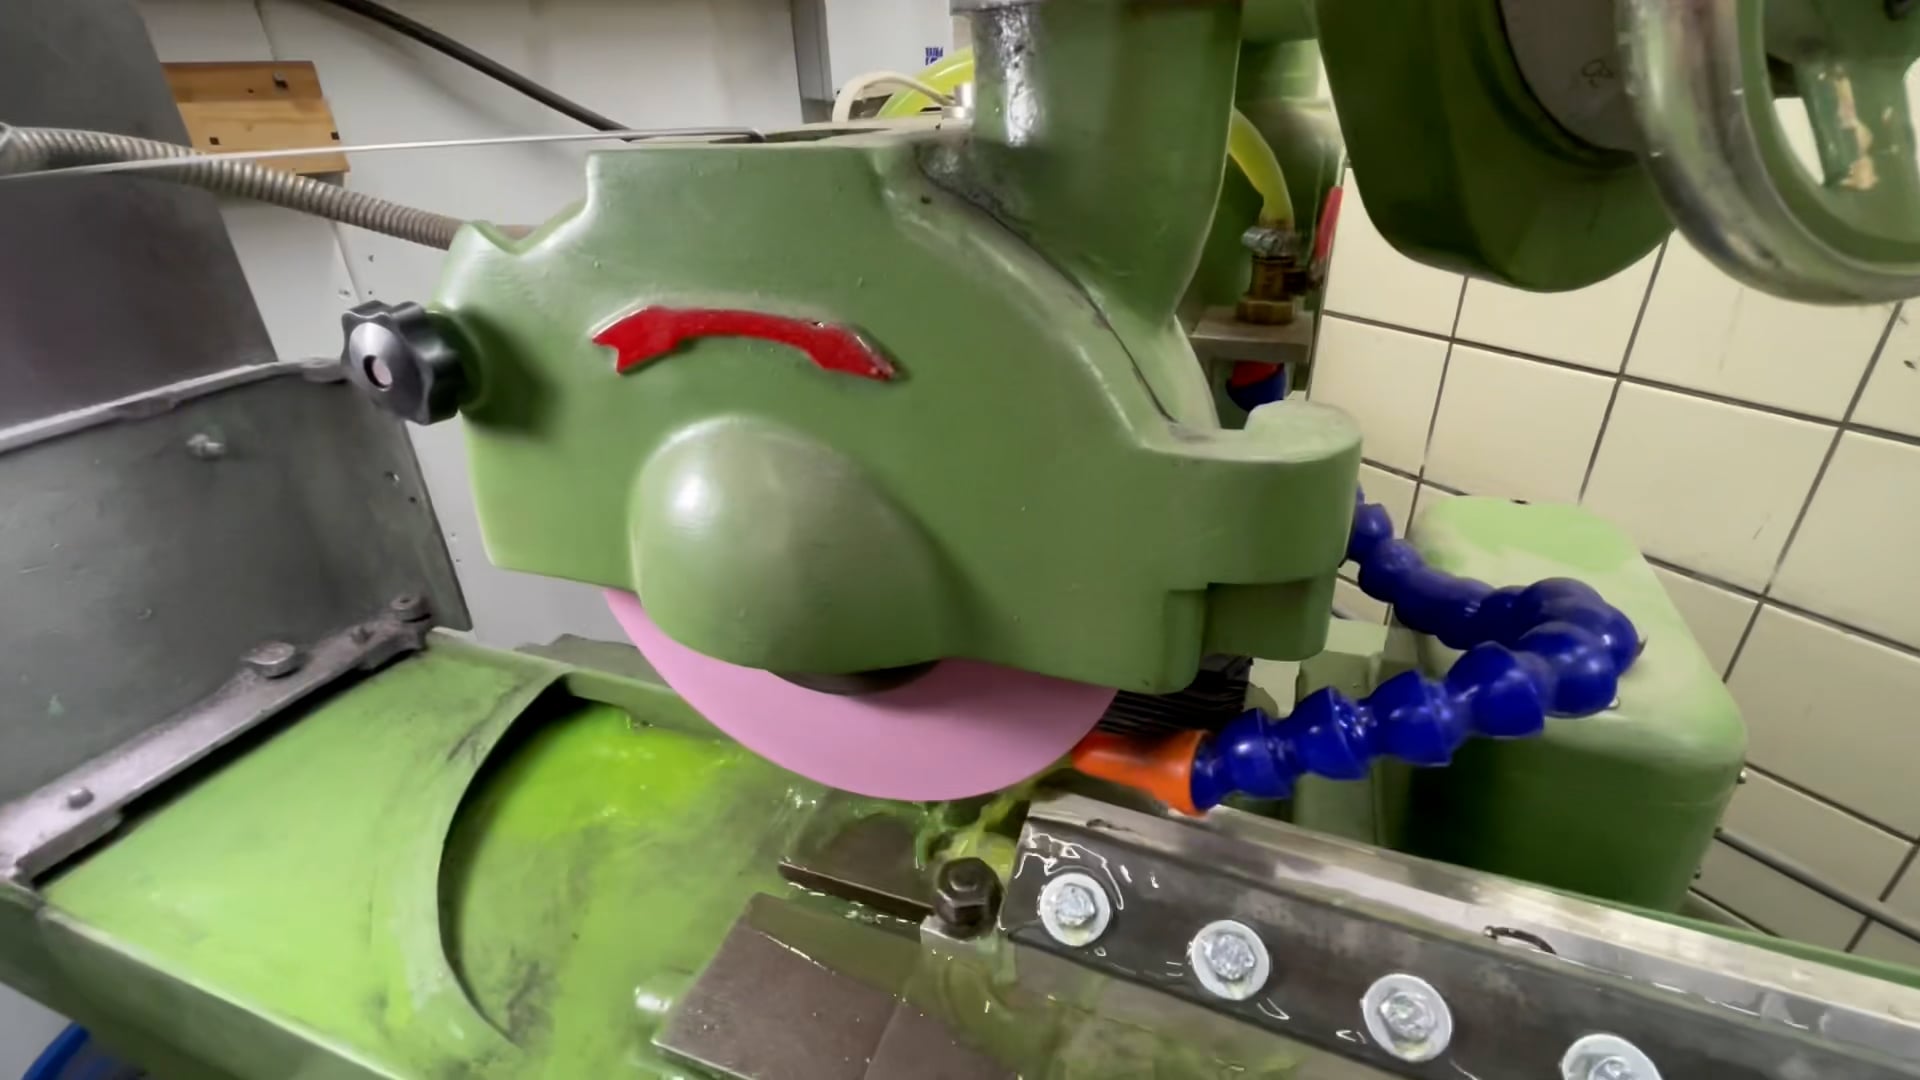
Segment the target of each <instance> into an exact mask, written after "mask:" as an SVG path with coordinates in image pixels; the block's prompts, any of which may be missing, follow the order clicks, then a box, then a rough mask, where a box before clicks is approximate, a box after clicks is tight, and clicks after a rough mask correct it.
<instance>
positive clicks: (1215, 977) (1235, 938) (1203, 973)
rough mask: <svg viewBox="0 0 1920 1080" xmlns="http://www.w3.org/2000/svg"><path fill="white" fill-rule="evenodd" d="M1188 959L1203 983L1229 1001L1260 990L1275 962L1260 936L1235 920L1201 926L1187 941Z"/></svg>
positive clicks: (1248, 995) (1215, 994) (1212, 992)
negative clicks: (1191, 938)
mask: <svg viewBox="0 0 1920 1080" xmlns="http://www.w3.org/2000/svg"><path fill="white" fill-rule="evenodd" d="M1187 960H1188V962H1189V963H1190V964H1191V965H1192V967H1193V973H1194V975H1195V976H1196V977H1197V978H1198V979H1199V980H1200V985H1201V986H1203V987H1205V988H1206V989H1207V992H1208V993H1210V994H1212V995H1213V996H1215V997H1220V998H1225V999H1227V1000H1228V1001H1245V1000H1246V999H1248V998H1250V997H1252V996H1253V995H1255V994H1257V993H1259V992H1260V988H1261V987H1263V986H1265V985H1266V984H1267V975H1268V973H1269V972H1270V971H1271V970H1272V964H1273V961H1272V959H1271V958H1270V957H1268V955H1267V947H1266V945H1265V944H1264V943H1263V942H1262V941H1261V940H1260V935H1258V934H1256V933H1254V932H1253V929H1252V928H1251V927H1249V926H1247V925H1246V924H1244V923H1239V922H1235V921H1234V920H1232V919H1221V920H1220V921H1218V922H1211V923H1208V924H1207V925H1205V926H1203V927H1201V928H1200V932H1199V933H1198V934H1195V935H1194V936H1193V940H1192V941H1191V942H1189V943H1188V944H1187Z"/></svg>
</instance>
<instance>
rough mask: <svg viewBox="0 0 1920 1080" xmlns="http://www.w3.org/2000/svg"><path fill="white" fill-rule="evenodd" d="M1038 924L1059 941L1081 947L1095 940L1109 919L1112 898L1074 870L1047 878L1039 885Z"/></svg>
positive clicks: (1104, 931)
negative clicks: (1040, 886)
mask: <svg viewBox="0 0 1920 1080" xmlns="http://www.w3.org/2000/svg"><path fill="white" fill-rule="evenodd" d="M1039 906H1040V925H1042V926H1043V927H1045V928H1046V931H1047V935H1048V936H1049V937H1051V938H1053V940H1055V941H1057V942H1059V943H1060V944H1062V945H1070V946H1072V947H1074V948H1076V949H1077V948H1082V947H1084V946H1087V945H1091V944H1093V943H1094V942H1095V941H1098V940H1099V938H1100V935H1102V934H1104V933H1106V932H1107V924H1108V923H1110V922H1112V921H1113V902H1112V901H1111V900H1108V899H1107V890H1105V889H1103V888H1101V887H1100V883H1099V882H1097V881H1095V880H1093V878H1091V877H1089V876H1087V875H1086V874H1082V873H1080V872H1078V871H1069V872H1067V873H1064V874H1060V875H1057V876H1055V877H1053V878H1051V879H1049V880H1048V881H1047V883H1046V885H1045V886H1043V887H1042V888H1041V889H1040V904H1039Z"/></svg>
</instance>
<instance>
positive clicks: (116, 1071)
mask: <svg viewBox="0 0 1920 1080" xmlns="http://www.w3.org/2000/svg"><path fill="white" fill-rule="evenodd" d="M146 1075H147V1074H146V1073H145V1072H142V1071H141V1070H139V1069H136V1068H134V1067H133V1066H131V1065H128V1064H127V1063H125V1062H123V1061H121V1060H119V1059H118V1058H115V1057H114V1056H113V1055H111V1054H109V1053H107V1052H106V1051H105V1050H104V1049H102V1048H101V1047H100V1045H99V1044H98V1043H96V1042H94V1041H93V1036H91V1035H89V1034H87V1029H86V1028H83V1027H81V1026H80V1025H79V1024H69V1025H67V1030H65V1031H63V1032H61V1033H60V1034H59V1036H58V1037H56V1038H55V1039H54V1040H53V1041H52V1042H50V1043H48V1044H47V1048H46V1049H45V1050H42V1051H41V1052H40V1056H39V1057H38V1058H36V1059H35V1060H34V1062H33V1064H31V1065H29V1066H27V1071H26V1074H25V1075H24V1076H22V1077H21V1078H20V1080H142V1078H143V1077H145V1076H146Z"/></svg>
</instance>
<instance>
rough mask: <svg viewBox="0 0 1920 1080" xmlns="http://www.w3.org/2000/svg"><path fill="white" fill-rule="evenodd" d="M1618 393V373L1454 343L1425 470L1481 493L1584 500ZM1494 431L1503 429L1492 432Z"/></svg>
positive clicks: (1450, 483)
mask: <svg viewBox="0 0 1920 1080" xmlns="http://www.w3.org/2000/svg"><path fill="white" fill-rule="evenodd" d="M1612 396H1613V381H1612V380H1610V379H1605V378H1602V377H1600V376H1598V375H1590V374H1588V373H1586V372H1583V371H1574V370H1571V369H1569V368H1562V367H1554V366H1551V365H1548V364H1541V363H1537V362H1535V361H1532V360H1526V359H1522V358H1520V357H1514V356H1503V355H1501V354H1499V353H1490V352H1487V351H1486V350H1484V349H1476V348H1473V347H1471V346H1468V345H1455V346H1454V347H1453V353H1452V355H1451V356H1450V357H1449V358H1448V360H1447V379H1446V383H1445V384H1444V386H1443V387H1442V389H1441V391H1440V410H1439V412H1437V413H1436V414H1434V420H1433V437H1432V439H1431V440H1430V441H1429V443H1428V444H1427V471H1426V475H1428V476H1430V477H1432V478H1433V479H1434V480H1435V481H1437V482H1439V483H1442V484H1446V485H1447V486H1449V487H1454V488H1459V489H1460V490H1462V491H1471V492H1474V493H1476V494H1480V495H1502V496H1505V497H1507V498H1510V499H1525V500H1527V501H1529V502H1565V503H1571V502H1578V501H1580V484H1581V481H1582V480H1584V479H1585V478H1586V474H1587V462H1588V461H1589V460H1591V459H1592V457H1593V445H1594V440H1596V439H1598V438H1599V437H1600V420H1601V417H1602V416H1604V415H1605V414H1606V411H1607V401H1608V399H1609V398H1611V397H1612ZM1494 431H1497V432H1500V433H1501V437H1500V438H1498V439H1490V438H1488V437H1487V433H1488V432H1494ZM1514 445H1520V446H1525V447H1526V448H1527V452H1526V453H1524V454H1516V453H1513V452H1512V449H1511V448H1512V447H1513V446H1514Z"/></svg>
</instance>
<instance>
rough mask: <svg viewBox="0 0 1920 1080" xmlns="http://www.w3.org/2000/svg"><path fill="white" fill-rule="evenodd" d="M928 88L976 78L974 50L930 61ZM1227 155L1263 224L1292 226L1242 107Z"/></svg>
mask: <svg viewBox="0 0 1920 1080" xmlns="http://www.w3.org/2000/svg"><path fill="white" fill-rule="evenodd" d="M916 77H917V78H918V79H919V80H920V81H921V82H923V83H925V84H926V85H927V87H928V89H931V90H937V91H939V92H940V93H942V94H947V95H951V94H953V92H954V88H955V87H957V86H959V85H960V84H961V83H964V82H972V81H973V50H972V49H959V50H957V51H955V52H954V54H953V55H951V56H948V57H945V58H943V59H941V60H938V61H936V62H935V63H933V64H930V65H928V66H927V67H926V68H925V69H924V70H922V71H921V72H920V74H919V75H918V76H916ZM935 104H936V102H935V101H934V100H933V99H932V98H930V97H928V96H927V95H925V94H922V93H920V92H918V91H914V90H903V91H901V92H900V93H897V94H895V95H893V96H892V97H890V98H888V99H887V101H886V104H884V105H882V106H881V107H880V112H879V113H878V114H877V115H878V116H879V118H880V119H882V120H898V119H903V118H905V117H909V116H917V115H919V114H920V112H921V111H922V110H924V109H929V108H932V107H933V106H934V105H935ZM1227 156H1228V157H1231V158H1232V159H1233V163H1234V164H1235V165H1238V166H1239V167H1240V171H1241V172H1242V173H1243V174H1245V176H1246V178H1247V182H1248V183H1250V184H1252V185H1253V190H1254V191H1256V192H1258V193H1259V194H1260V224H1262V225H1266V226H1271V227H1274V228H1288V229H1290V228H1292V227H1293V196H1292V195H1290V194H1289V193H1288V191H1287V178H1286V174H1284V173H1282V172H1281V171H1280V159H1279V158H1276V157H1274V156H1273V147H1271V146H1269V145H1267V139H1266V136H1264V135H1262V134H1260V129H1259V128H1257V127H1254V126H1253V121H1251V120H1248V119H1247V117H1246V115H1245V114H1244V113H1242V112H1241V111H1240V110H1239V109H1235V110H1233V118H1232V120H1231V122H1230V124H1229V126H1228V128H1227Z"/></svg>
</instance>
